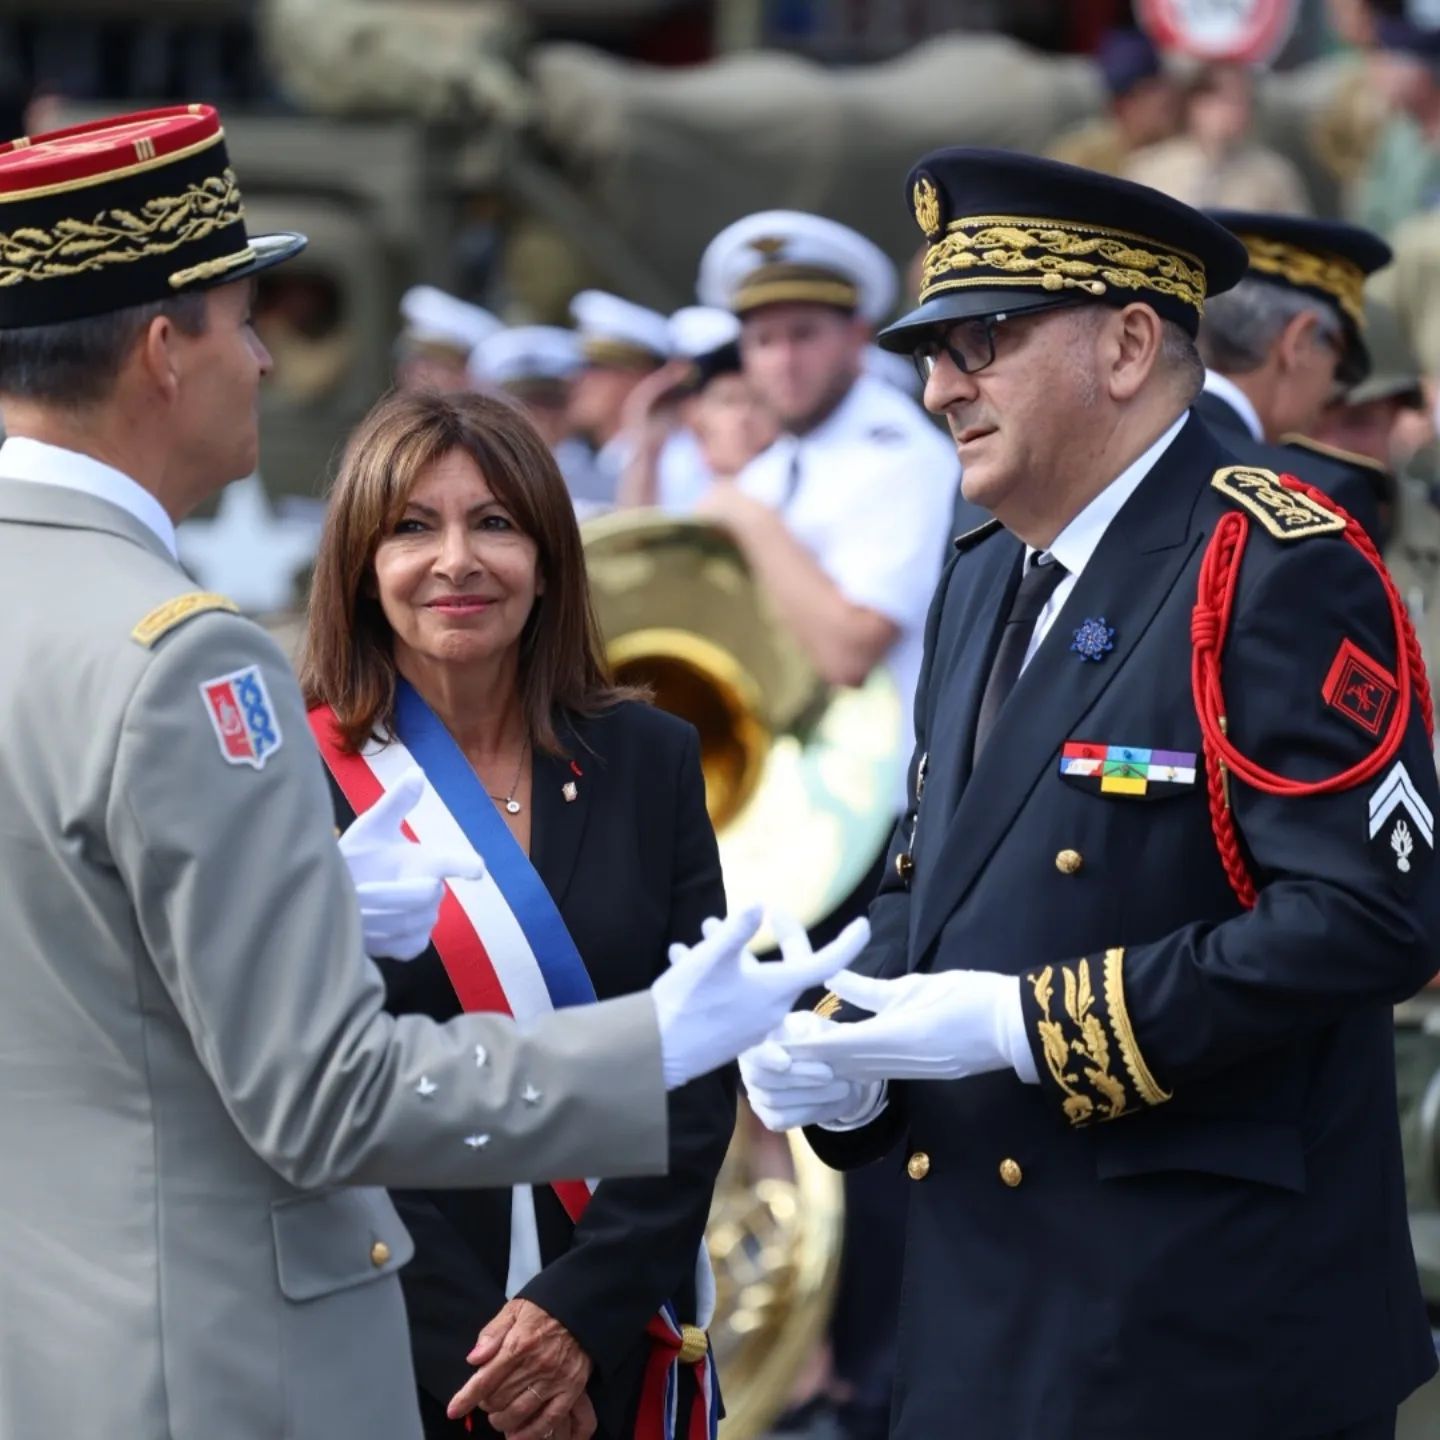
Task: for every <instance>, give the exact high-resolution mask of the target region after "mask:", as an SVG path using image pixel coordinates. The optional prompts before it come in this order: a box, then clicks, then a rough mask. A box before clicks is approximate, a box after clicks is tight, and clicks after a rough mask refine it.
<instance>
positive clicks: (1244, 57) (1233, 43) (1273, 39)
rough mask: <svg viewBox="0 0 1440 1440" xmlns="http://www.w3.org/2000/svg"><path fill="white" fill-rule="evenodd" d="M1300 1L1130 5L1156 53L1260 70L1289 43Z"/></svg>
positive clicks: (1144, 1) (1146, 0)
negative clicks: (1235, 64)
mask: <svg viewBox="0 0 1440 1440" xmlns="http://www.w3.org/2000/svg"><path fill="white" fill-rule="evenodd" d="M1299 9H1300V0H1136V4H1135V17H1136V19H1137V20H1138V21H1139V22H1140V24H1141V26H1142V27H1143V28H1144V30H1145V31H1146V33H1147V34H1148V35H1149V36H1150V38H1151V39H1152V40H1153V41H1154V42H1155V44H1156V45H1157V46H1159V48H1160V49H1162V50H1170V51H1174V52H1176V53H1178V54H1181V55H1191V56H1193V57H1195V58H1196V59H1197V60H1236V61H1241V62H1244V63H1246V64H1251V65H1263V64H1265V63H1267V62H1268V61H1270V60H1273V59H1274V58H1275V56H1276V55H1278V54H1279V53H1280V50H1281V47H1282V46H1283V45H1284V44H1285V42H1286V41H1287V40H1288V39H1289V38H1290V33H1291V31H1293V30H1294V28H1295V20H1296V16H1297V14H1298V13H1299Z"/></svg>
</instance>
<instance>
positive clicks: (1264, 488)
mask: <svg viewBox="0 0 1440 1440" xmlns="http://www.w3.org/2000/svg"><path fill="white" fill-rule="evenodd" d="M1210 484H1211V485H1212V486H1213V487H1214V488H1215V489H1216V490H1218V491H1219V492H1220V493H1221V494H1222V495H1224V496H1225V497H1226V499H1228V500H1233V501H1234V502H1235V503H1236V504H1237V505H1238V506H1240V508H1241V509H1242V510H1248V511H1249V512H1250V513H1251V514H1252V515H1253V516H1254V517H1255V518H1256V519H1257V520H1258V521H1259V522H1260V523H1261V524H1262V525H1263V526H1264V527H1265V528H1266V530H1268V531H1269V532H1270V534H1271V535H1273V536H1274V537H1275V538H1276V539H1277V540H1308V539H1310V538H1311V536H1313V535H1340V534H1343V533H1344V531H1345V521H1344V519H1343V517H1341V516H1339V515H1337V514H1335V512H1334V511H1333V510H1329V509H1327V508H1326V507H1325V506H1324V505H1322V504H1321V503H1320V501H1318V500H1316V499H1314V498H1312V497H1311V496H1310V495H1308V494H1306V493H1305V492H1304V491H1300V490H1292V489H1291V488H1290V487H1289V486H1287V485H1282V484H1281V483H1280V477H1279V476H1278V475H1277V474H1276V473H1275V472H1274V471H1273V470H1259V469H1256V468H1255V467H1253V466H1250V465H1227V466H1225V468H1224V469H1223V470H1217V471H1216V472H1215V473H1214V475H1212V476H1211V477H1210Z"/></svg>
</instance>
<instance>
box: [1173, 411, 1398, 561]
mask: <svg viewBox="0 0 1440 1440" xmlns="http://www.w3.org/2000/svg"><path fill="white" fill-rule="evenodd" d="M1195 410H1196V413H1197V414H1198V415H1199V416H1200V418H1201V419H1202V420H1204V421H1205V423H1206V424H1207V425H1209V426H1210V428H1211V429H1212V430H1213V431H1214V432H1215V436H1216V438H1217V439H1218V440H1219V441H1220V443H1221V444H1222V445H1223V446H1224V447H1225V448H1226V449H1227V450H1229V451H1230V452H1231V453H1232V454H1234V455H1236V456H1237V457H1238V458H1239V459H1241V460H1243V461H1244V462H1245V463H1246V464H1247V465H1259V466H1261V467H1262V468H1264V469H1266V470H1274V471H1277V472H1279V473H1281V474H1290V475H1295V476H1298V477H1299V478H1300V479H1301V480H1303V481H1305V483H1306V484H1307V485H1314V486H1317V487H1318V488H1319V489H1321V490H1323V491H1324V492H1325V493H1326V494H1327V495H1328V496H1329V497H1330V498H1331V499H1332V500H1333V501H1334V502H1335V503H1336V504H1337V505H1340V506H1343V507H1344V509H1346V510H1347V511H1348V512H1349V513H1350V514H1351V515H1353V516H1354V517H1355V518H1356V519H1357V520H1358V521H1359V522H1360V523H1361V525H1363V526H1364V527H1365V531H1366V533H1367V534H1368V535H1369V536H1370V538H1371V539H1372V540H1374V542H1375V543H1376V545H1378V546H1380V547H1382V548H1383V547H1384V545H1385V544H1386V542H1387V541H1388V539H1389V534H1390V528H1391V526H1392V525H1393V523H1394V509H1395V481H1394V478H1393V477H1392V476H1391V475H1390V474H1389V472H1388V471H1387V470H1386V469H1385V467H1384V466H1383V465H1381V464H1379V463H1378V462H1376V461H1374V460H1370V459H1367V458H1366V457H1365V456H1364V455H1352V454H1351V453H1350V452H1349V451H1348V450H1337V449H1335V448H1333V447H1331V446H1328V445H1322V444H1320V442H1319V441H1316V440H1311V439H1308V438H1307V437H1306V436H1303V435H1287V436H1286V437H1285V438H1284V440H1283V441H1282V442H1281V443H1280V444H1278V445H1269V444H1266V443H1265V442H1263V441H1260V440H1256V439H1255V438H1254V437H1253V436H1252V435H1251V434H1250V431H1249V429H1248V428H1247V427H1246V424H1245V421H1244V420H1243V419H1242V418H1241V416H1240V414H1239V413H1238V412H1237V411H1236V410H1235V408H1234V407H1233V406H1232V405H1230V403H1229V402H1228V401H1227V400H1225V399H1224V397H1223V396H1220V395H1213V394H1210V393H1209V392H1206V393H1204V394H1202V395H1200V396H1199V397H1198V398H1197V399H1196V401H1195Z"/></svg>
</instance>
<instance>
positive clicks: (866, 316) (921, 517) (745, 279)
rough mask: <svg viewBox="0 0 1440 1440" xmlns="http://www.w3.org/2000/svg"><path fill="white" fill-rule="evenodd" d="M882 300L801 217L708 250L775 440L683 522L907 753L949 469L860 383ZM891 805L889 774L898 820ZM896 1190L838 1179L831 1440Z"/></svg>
mask: <svg viewBox="0 0 1440 1440" xmlns="http://www.w3.org/2000/svg"><path fill="white" fill-rule="evenodd" d="M896 288H897V285H896V273H895V267H894V266H893V265H892V264H891V263H890V261H889V259H888V258H887V257H886V256H885V255H884V253H883V252H882V251H881V250H879V249H878V248H877V247H876V246H875V245H873V244H872V243H871V242H870V241H869V240H867V239H865V237H864V236H862V235H858V234H856V232H855V231H853V230H850V229H847V228H846V227H845V226H843V225H838V224H836V223H834V222H833V221H830V220H825V219H822V218H820V217H819V216H815V215H804V214H798V213H796V212H794V211H785V210H774V211H768V212H765V213H762V214H757V215H751V216H748V217H747V218H745V219H743V220H740V221H737V222H736V223H735V224H734V225H731V226H730V227H729V228H728V229H726V230H724V231H722V232H721V233H720V234H719V235H718V236H717V237H716V238H715V239H714V240H713V241H712V242H711V243H710V245H709V247H708V248H707V250H706V251H705V254H704V257H703V258H702V260H701V266H700V280H699V285H698V289H699V294H700V299H701V301H702V303H704V304H707V305H723V306H725V307H727V308H728V309H730V310H731V311H733V312H734V313H735V314H736V315H738V316H739V317H740V325H741V328H740V352H741V358H742V362H743V365H744V370H745V374H746V376H747V377H748V378H749V379H750V380H751V382H752V384H753V385H754V386H755V388H756V391H757V392H758V394H759V395H760V397H761V399H762V400H764V401H765V402H766V403H767V404H768V405H769V406H770V407H771V408H772V409H773V410H774V411H775V412H776V414H777V415H778V416H779V418H780V421H781V424H782V425H783V427H784V433H783V434H782V435H781V437H780V439H779V440H777V441H776V442H775V444H774V445H772V446H771V447H770V448H769V449H768V450H766V451H765V452H764V453H763V454H761V455H760V456H758V457H757V458H756V459H755V460H753V461H751V463H750V464H749V465H748V466H747V467H746V468H745V469H744V470H742V471H741V472H740V474H739V476H738V477H737V478H736V479H735V480H734V481H733V482H730V483H717V484H715V485H713V486H712V487H711V488H710V490H709V491H708V493H707V494H706V496H705V498H704V500H703V501H702V503H701V505H700V507H699V513H701V514H702V515H708V516H709V517H711V518H712V519H714V520H717V521H719V522H721V523H723V524H724V525H725V526H726V527H727V528H728V529H729V530H730V532H731V533H732V534H733V535H734V537H735V539H736V541H737V542H738V543H739V545H740V547H741V549H742V550H743V551H744V552H745V555H746V558H747V559H748V560H749V562H750V564H751V566H752V568H753V569H754V571H755V574H756V575H757V576H758V578H759V581H760V583H761V584H762V585H763V586H764V587H765V589H766V590H767V592H768V593H769V598H770V600H771V602H772V605H773V608H774V610H775V612H776V614H777V615H779V617H780V619H781V621H782V623H784V624H786V625H787V626H789V628H790V630H791V632H792V633H793V634H794V636H795V638H796V640H797V641H798V642H799V644H800V646H801V647H802V649H803V650H804V651H805V653H806V654H807V655H808V656H809V658H810V660H811V661H812V662H813V663H814V665H815V667H816V669H817V670H818V671H819V672H820V674H821V675H822V676H823V677H824V678H825V679H826V680H828V681H829V682H831V683H832V684H835V685H861V684H863V683H864V682H865V681H866V679H867V678H868V677H869V676H870V674H871V672H872V671H873V670H874V669H875V667H876V666H878V665H882V664H883V665H885V666H887V667H888V669H889V671H890V674H891V676H892V677H893V679H894V680H895V682H896V685H897V687H898V688H899V690H900V692H901V693H900V699H901V707H902V714H903V716H904V724H903V733H902V735H901V737H900V749H899V753H900V755H901V756H903V757H906V758H908V756H909V754H910V750H911V746H912V741H913V735H912V732H911V724H910V705H911V698H912V694H913V691H914V688H915V684H916V681H917V679H918V678H919V673H920V659H921V651H922V648H923V629H924V623H925V615H926V612H927V610H928V608H929V604H930V597H931V593H932V592H933V590H934V588H935V584H936V581H937V580H938V578H939V574H940V569H941V565H942V563H943V560H944V553H945V551H946V549H947V548H948V546H947V537H948V536H950V535H951V534H953V530H952V528H951V521H952V513H953V507H954V501H955V494H956V490H957V488H958V484H959V479H960V467H959V462H958V460H957V458H956V454H955V447H954V446H953V445H952V444H951V443H950V441H949V440H948V439H947V438H946V437H945V435H944V434H943V433H942V432H941V431H939V430H938V429H937V428H936V427H935V426H934V424H933V423H932V422H931V421H930V419H929V418H928V417H927V416H926V414H925V412H924V411H923V410H922V409H921V408H920V406H919V405H918V404H916V402H915V401H914V400H912V399H911V398H910V397H908V396H907V395H905V394H904V393H902V392H901V391H900V390H899V389H897V388H896V387H895V386H894V385H893V384H890V383H888V382H886V381H885V380H882V379H877V378H876V377H875V376H874V375H872V374H868V373H866V366H865V362H866V351H867V347H868V346H869V344H870V340H871V337H872V334H873V331H874V327H875V326H876V324H877V323H878V322H880V321H881V320H883V319H885V318H886V317H887V316H888V315H889V314H890V311H891V309H892V306H893V305H894V302H895V294H896ZM904 804H905V798H904V783H903V774H902V773H900V772H899V771H898V770H897V778H896V790H895V810H896V813H897V815H898V814H899V812H900V811H901V810H903V808H904ZM883 863H884V853H883V851H882V852H881V854H879V855H877V856H875V859H874V863H873V864H872V866H871V867H870V870H869V873H868V874H867V875H866V876H865V878H864V879H863V880H862V881H861V882H860V884H859V885H858V886H857V887H856V889H855V891H854V892H853V893H852V895H851V896H850V897H849V898H848V899H847V900H845V901H843V902H842V903H841V905H840V907H839V908H838V909H837V911H836V912H835V913H834V914H833V915H832V916H830V917H829V918H828V919H827V920H826V921H824V922H822V923H821V925H819V926H817V927H816V928H815V929H814V930H813V931H812V932H811V934H812V936H814V937H815V939H816V940H817V942H818V941H819V940H820V939H823V938H824V937H826V936H829V935H832V934H834V933H836V931H837V930H838V929H839V928H840V927H841V926H842V925H843V924H844V923H845V922H846V921H847V920H848V919H849V918H850V917H852V916H853V915H856V914H860V913H863V911H864V910H865V908H866V907H867V906H868V904H869V902H870V900H871V898H872V897H873V895H874V893H875V889H876V887H877V885H878V883H879V878H880V870H881V866H882V865H883ZM903 1187H904V1181H903V1179H902V1178H901V1175H900V1172H899V1170H898V1169H897V1168H893V1167H892V1168H886V1167H882V1166H871V1167H868V1169H866V1170H863V1171H856V1172H853V1173H852V1174H850V1175H847V1176H846V1190H845V1195H846V1233H845V1241H844V1246H843V1250H842V1263H841V1274H840V1287H839V1293H838V1296H837V1303H836V1309H835V1315H834V1318H833V1320H832V1323H831V1333H830V1340H831V1349H832V1354H833V1373H832V1375H831V1377H830V1381H829V1385H828V1390H827V1393H823V1394H822V1395H820V1396H818V1397H817V1400H816V1402H815V1403H816V1404H817V1405H819V1406H821V1407H825V1408H829V1409H831V1410H832V1411H833V1412H834V1413H833V1417H832V1418H833V1420H834V1423H835V1424H836V1425H837V1426H838V1427H839V1429H840V1433H842V1434H844V1435H846V1436H870V1435H883V1434H884V1433H885V1428H886V1415H887V1412H888V1408H889V1398H890V1387H891V1382H892V1377H893V1373H894V1362H895V1355H894V1343H895V1342H894V1333H895V1324H894V1322H895V1319H896V1316H897V1311H898V1303H899V1294H898V1280H897V1278H896V1277H897V1276H898V1274H899V1270H900V1264H901V1255H900V1253H899V1246H898V1243H894V1241H893V1237H896V1236H898V1235H899V1234H900V1233H901V1232H902V1231H903V1228H904V1227H903V1221H902V1218H901V1217H902V1216H903V1207H904V1204H905V1201H906V1196H905V1195H904V1192H903ZM806 1418H811V1417H806Z"/></svg>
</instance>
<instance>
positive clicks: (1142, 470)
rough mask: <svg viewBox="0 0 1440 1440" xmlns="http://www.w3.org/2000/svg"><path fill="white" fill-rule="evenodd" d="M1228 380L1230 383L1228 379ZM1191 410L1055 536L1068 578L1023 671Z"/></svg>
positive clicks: (1038, 629) (1038, 625)
mask: <svg viewBox="0 0 1440 1440" xmlns="http://www.w3.org/2000/svg"><path fill="white" fill-rule="evenodd" d="M1227 383H1228V382H1227ZM1189 418H1190V412H1189V411H1188V410H1187V411H1185V412H1184V413H1183V414H1182V415H1181V416H1180V418H1179V419H1178V420H1176V422H1175V423H1174V424H1173V425H1172V426H1171V427H1170V428H1169V429H1168V430H1167V431H1166V432H1165V433H1164V434H1163V435H1162V436H1161V437H1160V438H1159V439H1158V440H1157V441H1156V442H1155V443H1154V444H1153V445H1152V446H1151V447H1150V448H1149V449H1148V450H1147V451H1146V452H1145V453H1144V454H1143V455H1141V456H1140V458H1139V459H1138V460H1135V461H1133V462H1132V463H1131V464H1129V465H1127V466H1126V467H1125V469H1124V470H1122V471H1121V472H1120V473H1119V474H1118V475H1117V476H1116V477H1115V478H1114V479H1113V480H1112V481H1111V482H1110V483H1109V484H1108V485H1107V486H1106V487H1105V488H1104V489H1103V490H1102V491H1101V492H1100V493H1099V494H1098V495H1097V496H1096V497H1095V498H1094V499H1093V500H1092V501H1091V502H1090V503H1089V504H1088V505H1087V506H1086V507H1085V508H1084V509H1083V510H1082V511H1081V512H1080V513H1079V514H1078V515H1077V516H1076V517H1075V518H1074V519H1073V520H1072V521H1071V522H1070V523H1069V524H1068V525H1067V526H1066V527H1065V528H1064V529H1063V530H1062V531H1061V532H1060V533H1059V534H1058V535H1057V536H1056V537H1055V539H1054V541H1053V543H1052V544H1051V546H1050V549H1049V550H1048V551H1047V552H1046V553H1047V554H1049V555H1052V556H1054V558H1055V559H1056V560H1058V561H1059V562H1060V564H1062V565H1063V566H1064V567H1065V578H1064V579H1063V580H1062V581H1061V582H1060V583H1059V584H1058V585H1057V586H1056V587H1055V590H1054V593H1053V594H1052V595H1051V596H1050V599H1049V600H1048V601H1047V602H1046V604H1045V608H1044V609H1043V610H1042V611H1041V612H1040V618H1039V619H1038V620H1037V621H1036V622H1035V628H1034V630H1032V631H1031V632H1030V644H1029V646H1028V647H1027V648H1026V650H1025V659H1024V660H1023V661H1022V662H1021V665H1020V670H1021V673H1022V674H1023V673H1024V670H1025V666H1026V665H1028V664H1029V663H1030V661H1031V659H1032V658H1033V657H1034V655H1035V652H1036V651H1037V650H1038V649H1039V648H1040V642H1041V641H1042V640H1043V639H1044V638H1045V637H1046V635H1048V634H1049V633H1050V627H1051V626H1052V625H1053V624H1054V623H1055V617H1056V616H1057V615H1059V613H1060V611H1061V610H1062V609H1063V608H1064V605H1065V602H1066V600H1068V599H1069V598H1070V592H1071V591H1072V590H1073V589H1074V588H1075V585H1076V582H1077V581H1078V580H1079V579H1080V576H1081V573H1082V572H1083V571H1084V569H1085V567H1086V566H1087V565H1088V564H1089V563H1090V558H1091V556H1093V555H1094V554H1095V551H1096V550H1097V549H1098V548H1099V545H1100V542H1101V540H1103V539H1104V538H1105V532H1106V531H1107V530H1108V529H1109V528H1110V522H1111V521H1112V520H1113V519H1114V518H1115V517H1116V516H1117V515H1118V514H1119V513H1120V511H1121V509H1122V508H1123V506H1124V504H1125V502H1126V501H1127V500H1128V499H1129V498H1130V497H1131V496H1132V495H1133V494H1134V493H1135V491H1136V490H1137V489H1138V488H1139V485H1140V482H1141V481H1142V480H1143V479H1144V478H1145V477H1146V476H1147V475H1148V474H1149V473H1150V472H1151V471H1152V470H1153V469H1154V468H1155V465H1156V463H1157V462H1158V461H1159V459H1160V457H1161V456H1162V455H1163V454H1164V453H1165V452H1166V451H1167V450H1168V449H1169V448H1170V446H1171V444H1172V443H1173V442H1174V439H1175V437H1176V436H1177V435H1178V434H1179V433H1180V431H1181V430H1182V429H1184V427H1185V422H1186V420H1188V419H1189ZM1036 553H1037V552H1036V551H1035V550H1034V549H1033V548H1032V547H1031V546H1029V545H1027V546H1026V547H1025V561H1026V564H1029V561H1030V557H1031V556H1032V555H1034V554H1036Z"/></svg>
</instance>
